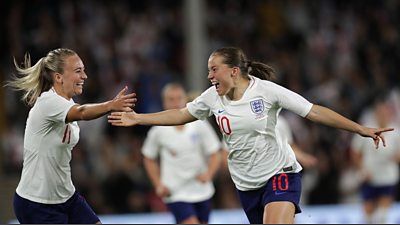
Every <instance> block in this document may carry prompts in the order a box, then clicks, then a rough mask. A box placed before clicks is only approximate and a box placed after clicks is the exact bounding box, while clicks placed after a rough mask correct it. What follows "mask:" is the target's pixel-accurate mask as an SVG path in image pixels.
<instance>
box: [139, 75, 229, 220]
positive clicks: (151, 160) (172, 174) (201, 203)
mask: <svg viewBox="0 0 400 225" xmlns="http://www.w3.org/2000/svg"><path fill="white" fill-rule="evenodd" d="M162 101H163V105H164V108H165V110H170V109H178V108H182V107H185V105H186V103H187V96H186V92H185V90H184V88H183V86H182V85H180V84H178V83H170V84H167V85H166V86H165V87H164V88H163V90H162ZM220 148H221V145H220V141H219V138H218V136H217V134H216V133H215V131H214V130H213V128H212V127H211V125H210V124H209V123H208V122H207V121H196V122H193V123H188V124H185V125H181V126H168V127H162V126H154V127H152V128H151V129H150V130H149V132H148V135H147V137H146V139H145V142H144V144H143V148H142V152H143V155H144V165H145V168H146V171H147V173H148V175H149V177H150V179H151V181H152V183H153V185H154V188H155V190H156V193H157V195H158V196H160V197H162V198H163V201H164V202H165V203H166V204H167V206H168V208H169V210H170V211H171V212H172V214H173V215H174V217H175V220H176V222H177V223H181V224H184V223H208V220H209V215H210V211H211V198H212V196H213V195H214V192H215V190H214V186H213V183H212V179H213V177H214V175H215V173H216V172H217V170H218V167H219V164H220V155H219V149H220ZM158 160H159V161H158Z"/></svg>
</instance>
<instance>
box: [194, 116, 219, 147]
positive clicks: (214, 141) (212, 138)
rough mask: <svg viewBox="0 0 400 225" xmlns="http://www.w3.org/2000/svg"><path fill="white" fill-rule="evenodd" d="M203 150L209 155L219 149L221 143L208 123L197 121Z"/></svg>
mask: <svg viewBox="0 0 400 225" xmlns="http://www.w3.org/2000/svg"><path fill="white" fill-rule="evenodd" d="M199 122H200V123H199V125H200V128H199V130H200V132H201V142H202V146H203V150H204V152H205V153H206V154H207V155H211V154H213V153H215V152H217V151H219V149H220V148H221V142H220V140H219V138H218V136H217V134H216V133H215V131H214V129H213V128H212V126H211V125H210V123H209V122H208V121H199Z"/></svg>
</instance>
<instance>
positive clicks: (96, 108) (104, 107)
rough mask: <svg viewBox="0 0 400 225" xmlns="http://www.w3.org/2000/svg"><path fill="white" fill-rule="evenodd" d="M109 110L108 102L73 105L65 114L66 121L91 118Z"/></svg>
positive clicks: (102, 114) (95, 117)
mask: <svg viewBox="0 0 400 225" xmlns="http://www.w3.org/2000/svg"><path fill="white" fill-rule="evenodd" d="M110 111H111V106H110V102H109V101H107V102H103V103H94V104H84V105H77V106H73V107H72V108H71V109H70V111H69V112H68V115H67V122H71V121H79V120H92V119H97V118H99V117H101V116H104V115H105V114H107V113H108V112H110Z"/></svg>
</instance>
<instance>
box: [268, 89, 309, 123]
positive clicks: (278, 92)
mask: <svg viewBox="0 0 400 225" xmlns="http://www.w3.org/2000/svg"><path fill="white" fill-rule="evenodd" d="M269 83H270V89H269V90H270V91H271V92H272V94H273V95H274V96H275V99H276V101H277V103H278V105H279V106H280V107H282V108H284V109H287V110H290V111H292V112H294V113H296V114H298V115H299V116H302V117H305V116H306V115H307V114H308V113H309V112H310V110H311V107H312V106H313V104H312V103H310V102H309V101H308V100H307V99H305V98H304V97H303V96H301V95H299V94H297V93H296V92H293V91H291V90H289V89H287V88H285V87H282V86H280V85H278V84H275V83H273V82H269Z"/></svg>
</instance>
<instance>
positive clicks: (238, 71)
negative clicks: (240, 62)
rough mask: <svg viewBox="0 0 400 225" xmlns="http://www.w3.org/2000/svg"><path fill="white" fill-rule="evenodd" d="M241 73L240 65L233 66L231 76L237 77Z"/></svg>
mask: <svg viewBox="0 0 400 225" xmlns="http://www.w3.org/2000/svg"><path fill="white" fill-rule="evenodd" d="M239 73H240V70H239V67H233V68H232V73H231V77H237V76H238V75H239Z"/></svg>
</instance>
